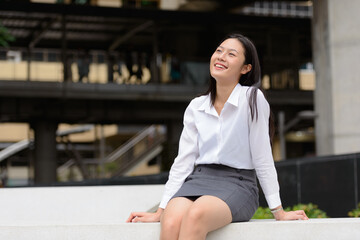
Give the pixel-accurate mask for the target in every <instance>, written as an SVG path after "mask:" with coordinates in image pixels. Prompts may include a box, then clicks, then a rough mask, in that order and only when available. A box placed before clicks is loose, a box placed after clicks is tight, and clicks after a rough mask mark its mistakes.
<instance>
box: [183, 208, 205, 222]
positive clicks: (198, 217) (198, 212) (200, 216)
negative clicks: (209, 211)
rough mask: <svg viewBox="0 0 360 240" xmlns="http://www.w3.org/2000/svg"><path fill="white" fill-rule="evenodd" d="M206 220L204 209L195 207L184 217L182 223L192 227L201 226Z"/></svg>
mask: <svg viewBox="0 0 360 240" xmlns="http://www.w3.org/2000/svg"><path fill="white" fill-rule="evenodd" d="M205 218H206V209H205V208H203V207H201V206H199V205H197V206H194V207H191V208H190V209H189V210H188V211H187V212H186V214H185V215H184V221H186V222H187V223H190V224H192V225H193V226H195V225H197V224H201V223H202V222H203V220H204V219H205Z"/></svg>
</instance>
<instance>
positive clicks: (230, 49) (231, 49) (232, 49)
mask: <svg viewBox="0 0 360 240" xmlns="http://www.w3.org/2000/svg"><path fill="white" fill-rule="evenodd" d="M219 48H222V49H226V48H224V47H223V46H219ZM228 50H229V51H235V52H237V53H239V52H238V51H237V50H236V49H234V48H229V49H228Z"/></svg>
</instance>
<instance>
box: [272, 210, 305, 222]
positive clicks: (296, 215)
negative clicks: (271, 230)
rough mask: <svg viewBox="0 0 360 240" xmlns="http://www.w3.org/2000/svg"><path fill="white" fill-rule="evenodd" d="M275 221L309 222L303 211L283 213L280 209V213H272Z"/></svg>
mask: <svg viewBox="0 0 360 240" xmlns="http://www.w3.org/2000/svg"><path fill="white" fill-rule="evenodd" d="M273 215H274V217H275V219H276V220H279V221H285V220H309V218H308V217H307V216H306V214H305V212H304V210H296V211H289V212H285V211H284V210H283V209H282V208H281V210H280V211H277V210H276V212H274V213H273Z"/></svg>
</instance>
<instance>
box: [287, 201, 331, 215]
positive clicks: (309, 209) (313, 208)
mask: <svg viewBox="0 0 360 240" xmlns="http://www.w3.org/2000/svg"><path fill="white" fill-rule="evenodd" d="M296 210H304V212H305V213H306V215H307V216H308V217H309V218H327V217H328V216H327V215H326V212H324V211H323V210H320V209H318V206H317V205H315V204H313V203H308V204H302V203H300V204H297V205H294V206H292V207H288V208H286V209H285V211H296Z"/></svg>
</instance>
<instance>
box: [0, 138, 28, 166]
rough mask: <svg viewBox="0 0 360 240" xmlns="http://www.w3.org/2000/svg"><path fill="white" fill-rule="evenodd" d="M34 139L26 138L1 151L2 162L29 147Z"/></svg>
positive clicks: (0, 158)
mask: <svg viewBox="0 0 360 240" xmlns="http://www.w3.org/2000/svg"><path fill="white" fill-rule="evenodd" d="M31 142H32V140H28V139H24V140H21V141H19V142H16V143H14V144H11V145H10V146H8V147H7V148H5V149H3V150H2V151H0V162H1V161H3V160H5V159H6V158H8V157H10V156H12V155H14V154H15V153H18V152H20V151H22V150H24V149H26V148H28V147H29V145H30V143H31Z"/></svg>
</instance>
